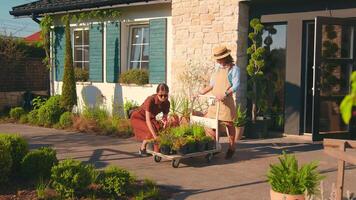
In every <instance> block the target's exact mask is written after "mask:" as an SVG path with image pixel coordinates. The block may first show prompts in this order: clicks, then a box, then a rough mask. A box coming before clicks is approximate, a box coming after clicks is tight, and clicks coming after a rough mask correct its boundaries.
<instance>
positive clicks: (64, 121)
mask: <svg viewBox="0 0 356 200" xmlns="http://www.w3.org/2000/svg"><path fill="white" fill-rule="evenodd" d="M59 125H60V126H61V127H63V128H66V127H70V126H72V125H73V120H72V113H71V112H68V111H67V112H65V113H63V114H62V115H61V117H60V118H59Z"/></svg>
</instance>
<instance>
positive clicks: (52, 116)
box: [38, 95, 64, 126]
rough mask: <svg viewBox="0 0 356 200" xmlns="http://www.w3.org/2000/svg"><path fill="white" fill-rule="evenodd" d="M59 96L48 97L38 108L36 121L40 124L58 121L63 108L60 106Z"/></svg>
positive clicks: (47, 124) (50, 123)
mask: <svg viewBox="0 0 356 200" xmlns="http://www.w3.org/2000/svg"><path fill="white" fill-rule="evenodd" d="M60 99H61V96H59V95H56V96H52V97H51V98H49V99H48V100H47V101H46V103H45V104H44V105H43V106H41V107H40V108H39V109H38V123H39V124H40V125H45V126H49V125H53V124H56V123H57V122H58V121H59V118H60V116H61V115H62V113H63V112H64V109H63V108H62V107H61V106H60Z"/></svg>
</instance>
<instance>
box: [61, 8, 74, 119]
mask: <svg viewBox="0 0 356 200" xmlns="http://www.w3.org/2000/svg"><path fill="white" fill-rule="evenodd" d="M63 21H64V22H65V39H66V43H65V44H66V45H65V47H66V49H65V50H66V51H65V59H64V75H63V86H62V98H61V105H62V106H63V108H65V109H66V110H67V111H70V112H71V111H72V109H73V106H74V105H76V104H77V91H76V83H75V75H74V67H73V56H72V45H71V37H70V25H69V21H70V18H69V15H66V16H64V17H63Z"/></svg>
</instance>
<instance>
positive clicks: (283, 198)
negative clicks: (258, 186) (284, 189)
mask: <svg viewBox="0 0 356 200" xmlns="http://www.w3.org/2000/svg"><path fill="white" fill-rule="evenodd" d="M270 194H271V200H305V196H304V194H299V195H290V194H282V193H279V192H275V191H273V190H272V189H271V190H270Z"/></svg>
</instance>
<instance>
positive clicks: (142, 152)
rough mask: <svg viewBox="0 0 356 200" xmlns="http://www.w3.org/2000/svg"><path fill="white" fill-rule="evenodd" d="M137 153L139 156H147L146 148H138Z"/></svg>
mask: <svg viewBox="0 0 356 200" xmlns="http://www.w3.org/2000/svg"><path fill="white" fill-rule="evenodd" d="M138 154H139V155H140V156H141V157H144V156H147V155H148V154H147V151H146V149H139V150H138Z"/></svg>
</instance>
